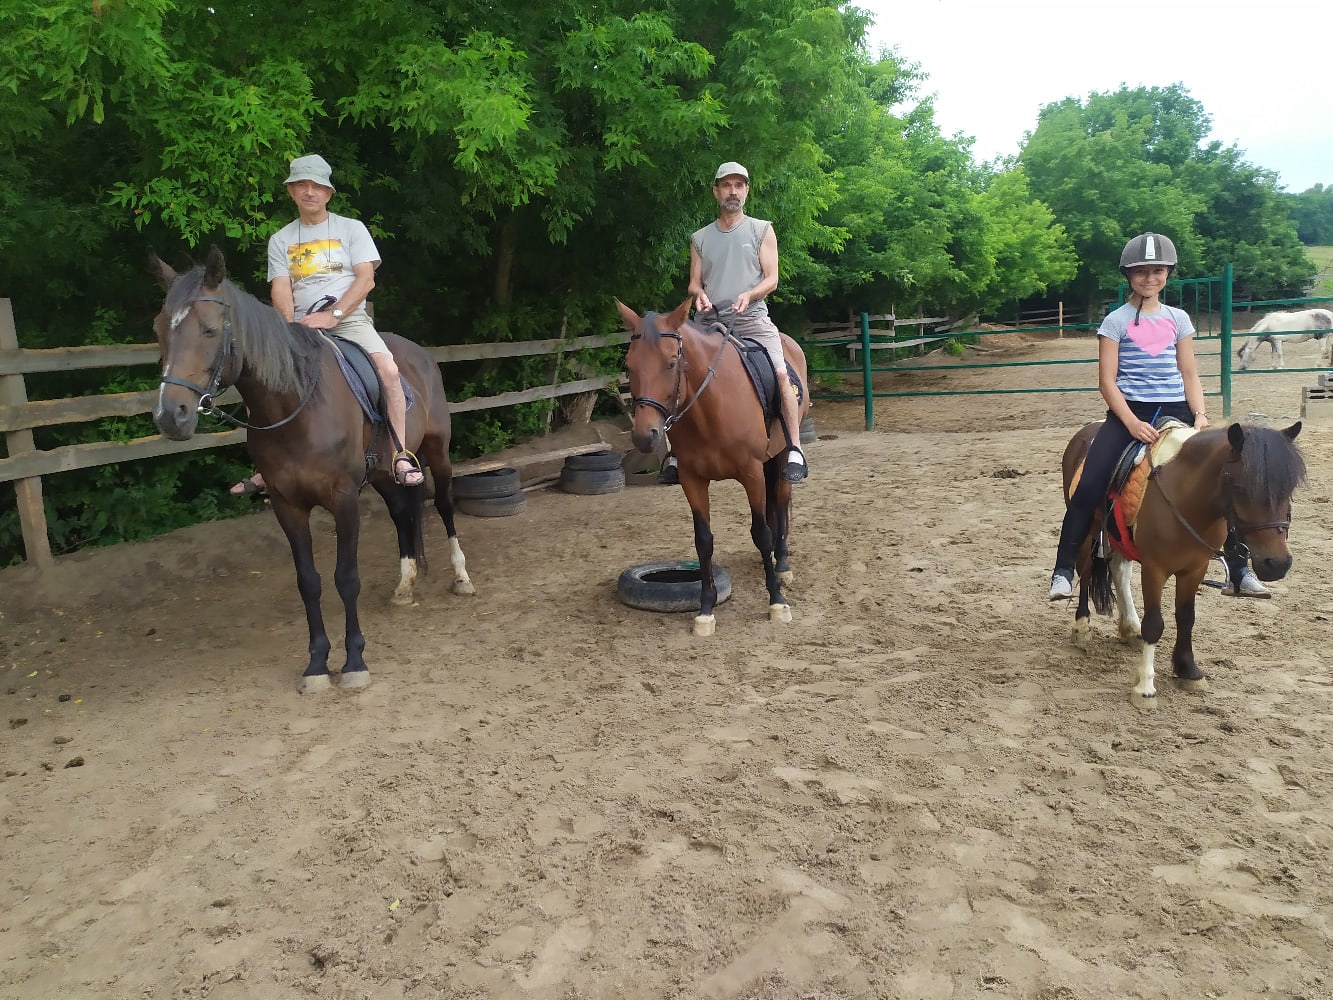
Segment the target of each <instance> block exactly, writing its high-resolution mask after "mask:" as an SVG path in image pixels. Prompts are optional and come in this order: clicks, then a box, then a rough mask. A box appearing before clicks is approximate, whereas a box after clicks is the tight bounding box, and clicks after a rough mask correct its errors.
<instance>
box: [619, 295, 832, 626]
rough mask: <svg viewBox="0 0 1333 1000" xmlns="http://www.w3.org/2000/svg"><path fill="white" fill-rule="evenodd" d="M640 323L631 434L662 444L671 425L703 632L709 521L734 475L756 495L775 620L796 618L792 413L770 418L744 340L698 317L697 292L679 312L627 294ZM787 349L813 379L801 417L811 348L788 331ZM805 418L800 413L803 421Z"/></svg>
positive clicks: (632, 320)
mask: <svg viewBox="0 0 1333 1000" xmlns="http://www.w3.org/2000/svg"><path fill="white" fill-rule="evenodd" d="M616 305H617V307H618V308H619V309H620V315H621V317H622V318H623V319H624V321H625V326H626V327H627V328H628V329H629V330H630V331H631V333H632V334H633V336H631V337H630V347H629V353H628V354H627V355H626V357H625V367H626V369H627V370H628V372H629V385H630V395H631V397H632V404H631V405H632V407H633V420H634V426H633V430H632V431H631V435H630V437H631V440H632V441H633V442H634V446H635V447H636V448H638V449H639V451H641V452H645V453H651V452H654V451H657V450H658V449H659V448H660V447H661V446H662V443H663V438H664V437H665V435H666V433H667V431H668V430H670V432H671V445H672V450H673V451H675V453H676V456H677V460H678V462H679V470H680V485H681V487H682V489H683V490H684V491H685V499H686V501H688V502H689V505H690V510H691V512H692V513H693V514H694V548H695V551H696V552H697V553H698V555H699V575H700V580H701V584H702V586H701V590H702V593H701V600H700V604H699V614H698V617H696V618H695V619H694V631H695V634H696V635H712V634H713V629H714V627H715V619H714V617H713V608H714V606H715V605H716V603H717V588H716V586H715V585H714V582H713V532H712V529H711V528H710V527H709V523H708V518H709V507H708V486H709V483H713V482H718V481H721V480H724V479H734V480H735V481H736V482H738V483H740V484H741V486H743V487H744V488H745V495H746V497H747V498H748V499H749V502H750V537H751V538H752V539H753V540H754V544H755V548H757V549H758V550H759V555H760V557H761V558H762V560H763V563H764V581H765V584H766V585H767V587H768V604H769V608H768V613H769V620H771V621H781V622H789V621H791V609H790V608H789V607H788V606H787V602H786V600H785V599H784V598H783V596H782V584H783V583H790V582H791V579H792V573H791V566H790V564H789V562H788V550H787V527H788V522H789V518H790V512H791V484H790V483H788V482H786V481H785V480H783V478H782V476H781V475H780V472H781V470H782V465H783V459H784V456H785V453H786V450H787V447H788V445H789V442H788V441H787V440H786V438H785V437H784V435H783V433H782V420H781V418H780V417H779V418H777V419H775V420H773V421H772V426H771V427H770V426H768V425H767V424H766V423H765V420H764V409H763V407H762V406H761V405H760V402H759V397H758V395H757V393H756V392H755V389H754V388H753V386H752V384H751V382H750V377H749V375H748V374H747V373H746V371H745V364H744V362H743V361H742V360H741V356H740V353H739V351H738V350H737V347H736V343H735V340H734V339H733V338H732V337H731V336H730V335H729V334H726V333H725V332H724V331H723V330H722V328H720V327H719V326H717V325H714V326H712V327H709V328H704V327H702V326H699V325H698V324H695V323H693V322H691V321H690V320H689V319H688V316H689V309H690V301H689V300H688V299H687V300H686V301H685V302H683V303H681V305H680V306H678V307H677V308H676V309H675V311H674V312H672V313H670V314H669V315H661V314H659V313H652V312H650V313H647V314H646V315H644V316H642V317H640V316H639V314H638V313H636V312H635V311H634V310H633V309H630V308H629V307H628V306H626V305H624V304H623V303H621V302H619V301H617V302H616ZM782 349H783V352H784V353H785V355H786V358H787V361H788V363H789V364H790V365H791V367H792V368H793V369H794V370H795V372H796V375H797V378H798V379H799V380H800V383H801V384H802V385H803V386H807V391H806V392H805V394H804V396H803V398H802V399H801V404H800V418H799V419H802V420H803V419H804V418H805V415H806V414H807V413H808V412H809V410H810V397H809V391H808V381H807V376H806V369H805V354H804V353H803V352H802V351H801V349H800V347H799V346H797V344H796V342H795V341H794V340H792V339H791V338H790V337H788V336H787V335H786V334H783V337H782ZM798 422H799V421H798Z"/></svg>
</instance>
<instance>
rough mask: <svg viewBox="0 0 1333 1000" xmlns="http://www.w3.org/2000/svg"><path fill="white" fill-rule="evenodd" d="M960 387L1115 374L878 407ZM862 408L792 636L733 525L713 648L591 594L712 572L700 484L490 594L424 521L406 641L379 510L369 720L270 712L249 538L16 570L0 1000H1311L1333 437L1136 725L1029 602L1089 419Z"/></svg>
mask: <svg viewBox="0 0 1333 1000" xmlns="http://www.w3.org/2000/svg"><path fill="white" fill-rule="evenodd" d="M1313 351H1314V345H1306V346H1305V348H1301V347H1293V348H1291V349H1289V351H1288V355H1289V360H1288V364H1289V365H1293V364H1307V363H1309V361H1308V360H1306V359H1307V357H1308V358H1312V357H1313ZM1094 354H1095V348H1093V347H1092V342H1091V341H1090V340H1089V339H1087V338H1082V339H1078V340H1064V341H1056V342H1051V343H1045V344H1022V345H1014V346H1012V347H1008V348H1006V349H1003V350H999V351H989V352H987V353H984V354H982V353H977V354H975V355H971V356H970V359H971V360H997V361H998V360H1030V359H1034V358H1037V357H1050V358H1061V359H1074V358H1077V357H1081V356H1088V357H1091V356H1093V355H1094ZM945 361H946V359H943V358H941V357H939V356H932V359H931V363H932V364H933V363H937V362H939V363H945ZM1264 363H1265V362H1264V359H1261V361H1260V365H1261V366H1262V365H1263V364H1264ZM1205 370H1207V363H1206V362H1205ZM946 379H947V380H949V381H950V382H951V383H952V384H958V383H966V384H970V385H973V386H977V387H982V386H985V387H990V388H996V387H1001V386H1006V385H1017V384H1020V383H1021V384H1025V385H1046V386H1048V387H1049V386H1070V385H1092V384H1093V383H1094V382H1095V375H1094V372H1093V368H1092V367H1091V366H1088V367H1083V366H1078V365H1066V366H1060V367H1055V368H1049V369H1046V368H1043V369H1022V368H995V369H980V370H969V371H967V372H964V373H961V374H957V373H956V374H954V375H952V376H946V375H945V374H944V373H936V372H922V373H915V374H913V373H902V374H898V373H894V374H886V375H883V376H881V377H880V379H879V383H878V384H879V387H880V388H881V389H883V390H886V391H888V390H901V389H907V388H920V389H931V388H939V387H940V386H941V385H942V384H943V383H944V382H945V380H946ZM1312 381H1313V379H1312V377H1311V376H1309V375H1305V376H1301V375H1290V374H1289V375H1276V374H1268V373H1264V374H1261V375H1259V376H1254V377H1248V376H1247V377H1245V378H1238V379H1237V389H1236V391H1237V394H1238V405H1237V415H1239V416H1240V417H1242V418H1246V417H1247V416H1248V415H1250V414H1253V415H1254V416H1253V419H1254V420H1261V421H1264V422H1270V423H1272V424H1273V425H1275V426H1277V425H1282V426H1285V424H1286V423H1288V422H1290V420H1291V419H1293V418H1294V417H1295V416H1296V415H1297V414H1298V413H1299V409H1300V386H1301V385H1302V384H1310V383H1311V382H1312ZM1214 407H1215V408H1217V409H1220V407H1218V406H1217V404H1216V403H1214ZM876 410H877V429H876V430H874V431H872V432H866V431H865V430H864V429H863V420H862V415H861V411H860V408H859V406H857V405H856V404H855V403H832V402H821V403H818V404H817V405H816V409H815V411H814V415H815V419H816V429H817V432H818V433H819V435H820V437H821V440H819V441H818V442H817V443H814V444H812V445H811V446H810V448H809V453H810V460H811V466H812V469H813V477H812V479H811V480H810V481H809V482H808V483H807V484H805V485H803V486H801V487H799V488H798V489H797V495H796V506H795V513H794V531H793V536H792V552H793V566H794V570H795V574H796V582H795V584H794V585H793V586H792V587H790V588H789V598H790V601H791V603H792V608H793V613H794V620H793V621H792V623H791V624H789V625H772V624H770V623H769V622H768V621H767V615H766V603H767V602H766V599H765V594H764V590H763V587H762V581H761V577H760V574H759V568H758V557H757V555H756V554H755V552H754V550H753V548H752V546H751V544H750V540H749V533H748V512H746V511H745V510H744V509H743V502H742V497H741V495H740V491H739V490H738V489H737V488H736V487H735V486H734V484H718V485H715V486H714V489H713V497H714V518H713V521H714V529H715V532H716V535H717V559H718V561H720V562H721V563H722V564H723V565H725V566H727V568H728V569H729V570H730V571H731V573H732V576H733V579H734V581H735V593H734V596H733V597H732V599H731V600H730V601H729V602H727V603H725V604H722V605H720V606H719V609H718V616H717V634H716V635H715V636H713V637H712V638H710V639H698V638H696V637H695V636H693V635H692V634H691V629H690V623H691V616H690V615H688V614H683V615H658V614H653V613H650V612H643V611H636V610H633V609H630V608H627V607H625V606H624V605H622V604H620V603H619V602H618V601H617V599H616V596H615V580H616V577H617V575H618V574H619V573H620V571H621V570H622V569H624V568H625V567H626V566H628V565H630V564H632V563H636V562H645V561H649V560H653V559H659V558H687V557H690V556H691V555H692V545H691V534H690V522H689V512H688V510H687V508H686V506H685V504H684V501H683V499H682V498H681V496H680V493H679V490H678V489H672V488H666V487H657V486H631V487H630V488H627V489H626V490H625V491H624V492H622V493H619V494H612V495H606V496H592V497H587V496H569V495H564V494H562V493H560V492H557V491H555V490H542V491H537V492H534V493H532V494H531V495H530V497H529V500H528V505H527V509H526V511H525V512H523V513H522V514H520V515H518V516H515V517H508V518H494V519H474V518H466V517H463V518H460V527H461V531H462V539H463V545H464V550H465V552H466V554H467V556H468V568H469V570H470V572H471V574H472V576H473V579H474V581H475V583H476V585H477V590H478V596H476V597H474V598H462V597H455V596H453V595H452V594H450V593H449V592H448V585H449V573H448V563H447V549H446V546H445V544H444V539H443V532H442V531H440V530H439V529H438V525H435V526H434V528H433V530H432V532H431V533H430V536H429V544H430V552H431V555H432V556H433V557H434V560H435V562H434V565H433V572H432V574H431V575H430V576H429V577H427V578H426V581H425V586H424V589H423V592H422V594H421V599H420V603H419V606H417V607H413V608H407V609H399V608H394V607H391V606H390V604H389V602H388V598H389V592H390V589H391V588H392V585H393V583H394V581H395V580H396V574H397V565H396V564H397V557H396V553H395V552H394V550H393V541H392V531H391V527H390V525H389V522H388V519H387V517H386V516H385V515H384V514H383V511H382V508H381V507H380V506H379V505H378V503H377V502H376V503H375V504H372V503H371V499H372V497H371V496H367V498H365V502H364V507H363V510H364V517H365V529H364V531H363V536H362V559H361V569H362V581H363V594H362V622H363V625H364V627H365V630H366V633H367V637H368V640H369V643H368V647H367V661H368V662H369V664H370V666H371V670H372V673H373V677H374V683H373V684H372V685H371V687H370V688H369V689H367V690H366V691H365V692H364V693H361V694H356V695H345V694H342V693H340V692H332V693H330V694H328V695H325V696H320V697H306V698H302V697H301V696H300V695H298V694H297V693H296V684H297V680H298V676H299V674H300V671H301V669H302V667H303V666H304V657H303V652H304V648H305V643H306V634H305V623H304V617H303V615H302V612H301V605H300V601H299V598H298V596H297V593H296V588H295V584H294V577H293V572H292V568H291V564H290V560H289V558H288V555H287V550H286V546H285V543H284V542H283V541H282V539H281V535H280V532H279V530H278V528H277V525H276V523H275V522H274V520H273V518H272V515H271V514H269V513H268V512H266V511H265V512H260V513H256V514H255V515H253V516H250V517H246V518H242V519H240V520H235V521H230V522H226V523H217V524H208V525H202V526H198V527H195V528H191V529H188V530H184V531H180V532H177V533H174V534H172V535H170V536H166V537H163V538H160V539H157V540H155V541H153V542H150V543H146V544H142V545H127V546H121V547H118V548H115V549H109V550H102V551H95V552H90V553H86V554H81V555H77V556H72V557H68V558H66V559H63V560H61V561H60V562H59V564H58V566H57V568H56V571H55V572H53V573H50V574H47V575H46V576H45V577H43V576H40V575H38V574H36V573H35V572H33V571H32V570H30V569H28V568H23V567H20V568H16V569H11V570H8V571H5V572H3V573H0V614H3V618H2V619H0V629H2V630H3V631H2V632H0V681H2V682H3V683H2V684H0V697H2V698H3V704H4V708H5V711H4V713H3V721H4V728H3V729H0V734H2V741H0V779H2V780H0V834H2V837H0V873H2V875H0V997H4V998H16V1000H17V998H22V1000H36V998H41V1000H47V998H78V1000H91V998H117V1000H119V998H147V997H153V998H161V1000H166V998H201V997H210V998H213V1000H241V998H254V1000H273V998H292V997H303V996H308V997H320V998H337V1000H353V998H356V1000H359V998H375V1000H379V998H386V1000H398V998H436V997H500V998H510V997H512V998H554V1000H583V998H598V1000H602V998H621V997H624V998H664V1000H665V998H726V1000H731V998H754V1000H761V998H762V1000H814V998H821V1000H822V998H853V997H857V998H859V997H875V998H880V997H884V998H971V997H992V998H1006V997H1010V998H1018V997H1023V998H1041V1000H1076V998H1077V1000H1094V998H1106V997H1116V998H1139V997H1145V998H1146V997H1152V998H1181V997H1236V998H1241V997H1245V998H1248V997H1261V996H1263V997H1267V996H1272V997H1284V998H1296V997H1303V998H1326V997H1333V971H1331V970H1333V938H1331V933H1330V931H1331V923H1333V880H1331V879H1330V850H1331V849H1333V802H1331V799H1330V790H1333V750H1330V746H1333V673H1331V672H1330V667H1329V659H1330V657H1329V650H1330V628H1329V619H1330V617H1333V580H1331V579H1330V577H1329V574H1328V572H1327V567H1328V566H1329V565H1330V564H1331V562H1333V558H1331V557H1333V530H1331V529H1333V523H1331V522H1333V512H1331V511H1330V506H1329V496H1330V490H1331V489H1333V485H1331V484H1333V459H1330V457H1329V453H1330V445H1333V423H1324V422H1319V421H1316V422H1312V423H1310V424H1308V425H1307V427H1306V429H1305V431H1303V432H1302V434H1301V436H1300V439H1299V443H1300V444H1301V445H1302V446H1303V451H1304V453H1305V455H1306V457H1307V460H1308V462H1309V465H1310V481H1309V485H1308V486H1307V487H1305V488H1303V489H1302V490H1301V491H1300V492H1298V494H1297V503H1296V520H1295V524H1294V526H1293V532H1292V547H1293V551H1294V553H1295V568H1294V569H1293V571H1292V573H1291V574H1290V575H1289V576H1288V578H1287V579H1285V580H1283V581H1281V582H1279V583H1276V584H1274V585H1273V590H1274V592H1275V597H1274V599H1273V600H1271V601H1242V600H1234V599H1227V598H1223V597H1222V596H1221V595H1220V594H1219V593H1218V592H1217V591H1216V590H1212V589H1206V590H1205V592H1204V593H1203V594H1202V595H1201V597H1200V599H1199V622H1198V626H1197V630H1196V649H1197V651H1198V655H1199V662H1200V665H1201V666H1202V667H1203V668H1204V669H1205V671H1206V672H1207V673H1208V674H1209V676H1210V682H1211V688H1210V690H1209V691H1207V692H1204V693H1187V692H1183V691H1180V690H1177V689H1175V688H1174V687H1172V686H1171V685H1170V684H1169V682H1165V681H1164V682H1163V684H1162V693H1161V696H1160V698H1159V701H1160V702H1161V705H1160V707H1159V709H1158V710H1157V711H1156V712H1151V713H1145V712H1138V711H1135V710H1134V709H1133V708H1132V707H1131V706H1130V704H1129V695H1128V691H1129V687H1130V684H1131V683H1132V672H1133V665H1134V656H1135V654H1134V652H1133V650H1132V649H1131V648H1129V647H1127V646H1124V645H1121V644H1119V643H1117V642H1115V641H1114V640H1113V638H1112V636H1113V625H1112V622H1111V620H1110V619H1099V620H1098V621H1096V622H1095V623H1094V625H1095V628H1096V630H1097V632H1098V636H1099V639H1100V640H1101V641H1098V642H1096V643H1094V644H1092V645H1091V646H1090V647H1089V648H1088V649H1087V650H1080V649H1077V648H1075V647H1074V646H1072V645H1070V644H1069V641H1068V634H1069V626H1070V624H1071V620H1072V608H1070V607H1065V606H1050V605H1048V604H1047V602H1046V601H1045V592H1046V585H1047V582H1048V579H1049V571H1050V562H1051V558H1052V554H1053V552H1054V547H1055V534H1056V529H1057V526H1058V515H1059V512H1060V502H1059V492H1060V489H1059V475H1058V461H1059V454H1060V452H1061V450H1062V448H1063V446H1064V444H1065V442H1066V441H1067V439H1068V437H1069V435H1070V434H1071V433H1072V432H1073V430H1074V429H1075V428H1076V427H1077V426H1078V425H1080V424H1081V423H1083V422H1084V421H1085V420H1088V419H1094V418H1096V417H1097V416H1098V415H1099V412H1098V406H1097V399H1096V397H1095V396H1094V395H1090V394H1085V395H1072V394H1047V395H1039V396H1016V395H1015V396H1000V395H994V396H974V397H967V398H965V399H963V398H951V397H926V398H914V399H901V400H878V401H877V403H876ZM221 485H225V484H221ZM328 523H329V522H328V521H327V519H325V520H324V521H322V522H321V525H322V526H323V527H322V528H321V529H320V530H319V531H318V532H317V534H318V538H319V543H318V546H319V550H320V565H321V569H323V570H324V572H325V607H326V610H327V613H328V615H329V624H330V632H331V633H333V634H338V633H340V632H341V629H340V627H339V626H340V623H341V610H340V607H339V605H338V601H337V597H336V593H335V592H334V589H333V586H332V580H331V566H332V536H331V534H330V533H329V532H328V530H327V524H328ZM1174 634H1175V633H1174V625H1173V623H1171V622H1170V621H1169V620H1168V624H1167V635H1166V640H1165V641H1167V642H1169V641H1171V640H1172V639H1173V637H1174ZM335 662H340V660H335ZM1160 662H1162V661H1161V660H1159V663H1160Z"/></svg>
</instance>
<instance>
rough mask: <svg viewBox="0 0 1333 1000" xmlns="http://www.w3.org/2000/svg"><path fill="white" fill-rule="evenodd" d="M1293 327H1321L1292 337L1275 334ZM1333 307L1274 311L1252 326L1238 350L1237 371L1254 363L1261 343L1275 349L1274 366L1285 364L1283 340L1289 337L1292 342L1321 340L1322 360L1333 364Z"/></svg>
mask: <svg viewBox="0 0 1333 1000" xmlns="http://www.w3.org/2000/svg"><path fill="white" fill-rule="evenodd" d="M1289 330H1318V331H1320V332H1318V333H1297V334H1295V335H1293V336H1290V337H1286V336H1283V337H1274V336H1272V335H1273V334H1274V333H1282V332H1284V331H1289ZM1330 330H1333V311H1330V310H1328V309H1301V310H1298V311H1296V312H1271V313H1269V314H1268V315H1267V316H1265V317H1264V318H1263V319H1261V320H1259V322H1258V323H1255V324H1254V326H1252V327H1250V329H1249V330H1248V331H1246V332H1247V333H1248V336H1247V337H1246V338H1245V342H1244V343H1243V344H1241V345H1240V350H1238V351H1237V352H1236V353H1237V354H1238V355H1239V356H1240V360H1239V361H1238V362H1237V364H1236V370H1237V371H1242V372H1243V371H1244V370H1245V369H1246V368H1249V367H1250V362H1251V361H1253V360H1254V353H1255V351H1257V350H1258V349H1259V345H1260V344H1263V343H1267V344H1268V346H1269V347H1271V348H1272V349H1273V367H1274V368H1281V367H1282V341H1284V340H1285V341H1288V342H1289V343H1292V344H1300V343H1304V342H1305V341H1307V340H1317V341H1319V364H1320V365H1322V366H1323V367H1325V368H1329V367H1333V358H1331V356H1330V352H1331V351H1333V334H1331V333H1329V331H1330Z"/></svg>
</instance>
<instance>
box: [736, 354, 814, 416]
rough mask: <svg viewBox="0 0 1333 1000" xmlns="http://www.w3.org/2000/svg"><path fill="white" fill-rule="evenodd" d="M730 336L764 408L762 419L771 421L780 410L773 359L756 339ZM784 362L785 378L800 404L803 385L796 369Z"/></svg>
mask: <svg viewBox="0 0 1333 1000" xmlns="http://www.w3.org/2000/svg"><path fill="white" fill-rule="evenodd" d="M730 336H731V337H732V343H734V344H735V345H736V353H738V354H739V355H740V356H741V361H742V362H744V364H745V371H746V373H747V374H748V375H749V376H750V384H751V385H752V386H753V387H754V392H755V395H756V396H758V397H759V404H760V405H761V406H762V407H763V408H764V420H765V421H766V422H767V421H772V420H773V419H774V418H775V417H776V416H777V415H778V414H779V413H781V412H782V409H781V405H780V404H779V403H778V393H777V379H776V378H775V377H774V373H773V359H772V358H770V357H769V354H768V350H767V349H766V348H765V347H764V345H763V344H761V343H759V342H758V341H757V340H751V339H750V338H749V337H736V336H735V335H730ZM784 362H785V363H786V365H787V379H788V380H789V381H790V382H791V384H792V387H793V388H794V389H795V390H796V405H797V406H800V405H801V402H802V400H803V399H804V398H805V386H804V385H802V384H801V380H800V379H799V378H797V377H796V369H794V368H793V367H792V366H791V362H790V361H786V359H784Z"/></svg>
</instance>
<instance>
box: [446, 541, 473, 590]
mask: <svg viewBox="0 0 1333 1000" xmlns="http://www.w3.org/2000/svg"><path fill="white" fill-rule="evenodd" d="M449 563H450V565H452V566H453V568H454V593H455V594H475V593H476V592H477V588H476V587H474V586H472V580H471V578H470V577H469V576H468V575H467V560H466V559H464V558H463V546H461V545H459V544H458V539H457V538H451V539H449Z"/></svg>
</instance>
